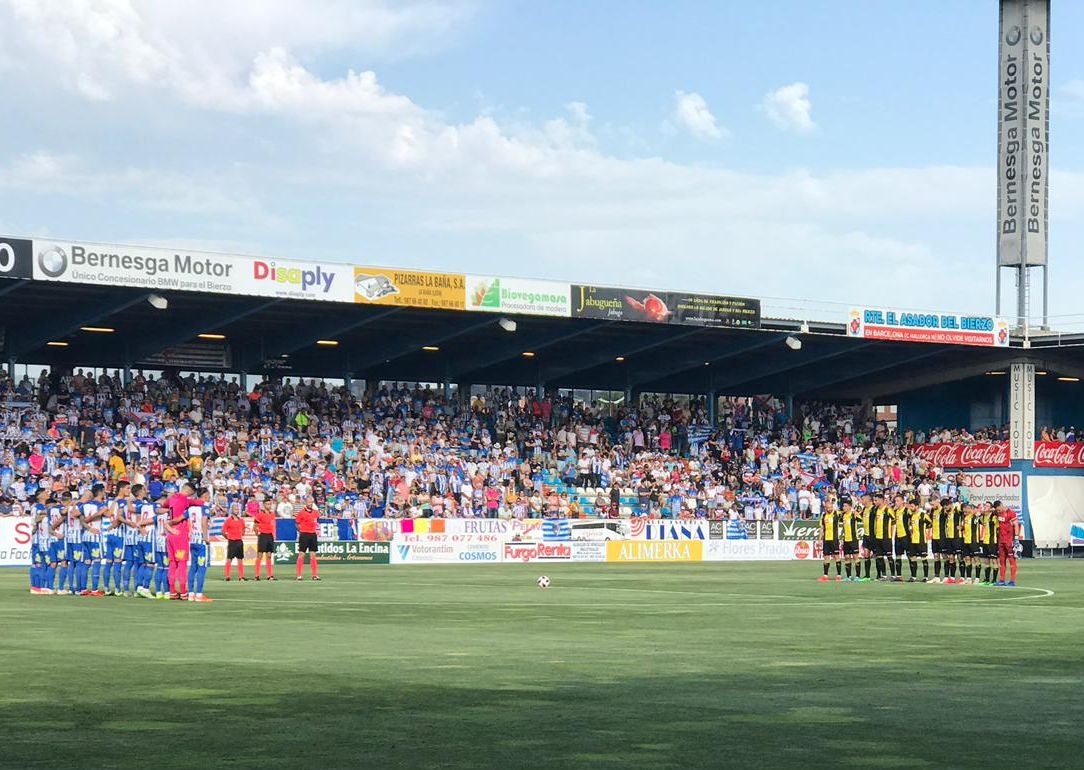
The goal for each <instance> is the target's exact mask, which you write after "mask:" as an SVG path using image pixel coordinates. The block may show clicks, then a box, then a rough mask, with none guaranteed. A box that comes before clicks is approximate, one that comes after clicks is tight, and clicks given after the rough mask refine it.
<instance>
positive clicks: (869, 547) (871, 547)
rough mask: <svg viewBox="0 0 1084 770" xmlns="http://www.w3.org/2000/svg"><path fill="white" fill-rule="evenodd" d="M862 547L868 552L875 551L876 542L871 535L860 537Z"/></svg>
mask: <svg viewBox="0 0 1084 770" xmlns="http://www.w3.org/2000/svg"><path fill="white" fill-rule="evenodd" d="M862 548H863V550H866V551H869V552H870V553H877V543H876V541H875V540H874V539H873V538H872V537H864V538H862Z"/></svg>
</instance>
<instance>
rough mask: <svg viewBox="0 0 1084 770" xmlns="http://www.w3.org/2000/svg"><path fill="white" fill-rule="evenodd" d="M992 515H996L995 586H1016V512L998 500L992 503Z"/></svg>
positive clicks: (1018, 527) (1018, 523)
mask: <svg viewBox="0 0 1084 770" xmlns="http://www.w3.org/2000/svg"><path fill="white" fill-rule="evenodd" d="M994 513H995V514H997V562H998V567H999V569H1000V571H999V573H998V581H997V583H995V585H999V586H1010V587H1012V586H1015V585H1016V542H1017V541H1018V540H1019V539H1020V532H1021V530H1020V519H1018V518H1017V516H1016V511H1014V510H1012V509H1010V508H1006V507H1005V506H1004V505H1003V504H1002V503H1001V501H1000V500H995V501H994ZM1006 562H1008V567H1009V572H1008V574H1006V570H1005V567H1006Z"/></svg>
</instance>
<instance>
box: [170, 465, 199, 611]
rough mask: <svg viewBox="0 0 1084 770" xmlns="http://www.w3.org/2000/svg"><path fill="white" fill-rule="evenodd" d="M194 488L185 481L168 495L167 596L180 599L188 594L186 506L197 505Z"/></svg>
mask: <svg viewBox="0 0 1084 770" xmlns="http://www.w3.org/2000/svg"><path fill="white" fill-rule="evenodd" d="M199 504H200V499H199V498H198V497H196V490H195V488H194V487H193V486H192V485H191V484H189V483H185V484H183V485H182V486H181V491H180V492H177V493H175V494H172V495H170V496H169V498H168V499H167V500H166V507H167V508H169V521H168V522H167V524H166V553H167V554H168V555H169V572H168V574H169V592H170V595H169V598H170V599H175V600H180V599H184V597H185V596H186V595H187V594H188V557H189V550H188V546H189V530H190V528H191V526H190V523H189V520H188V508H189V507H190V506H193V505H199Z"/></svg>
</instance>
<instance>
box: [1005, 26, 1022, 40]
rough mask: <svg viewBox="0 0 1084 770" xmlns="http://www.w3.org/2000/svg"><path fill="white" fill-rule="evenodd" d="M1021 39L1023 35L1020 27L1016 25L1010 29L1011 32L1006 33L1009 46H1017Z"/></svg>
mask: <svg viewBox="0 0 1084 770" xmlns="http://www.w3.org/2000/svg"><path fill="white" fill-rule="evenodd" d="M1021 37H1022V33H1021V31H1020V27H1017V26H1015V25H1014V26H1012V27H1009V31H1008V32H1006V33H1005V42H1006V43H1008V44H1009V45H1016V44H1017V43H1019V42H1020V38H1021Z"/></svg>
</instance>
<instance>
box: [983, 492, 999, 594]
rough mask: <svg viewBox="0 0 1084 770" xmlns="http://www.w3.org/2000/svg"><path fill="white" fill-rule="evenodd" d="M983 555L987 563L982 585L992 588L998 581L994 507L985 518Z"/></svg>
mask: <svg viewBox="0 0 1084 770" xmlns="http://www.w3.org/2000/svg"><path fill="white" fill-rule="evenodd" d="M982 554H983V557H984V558H983V561H985V562H986V574H985V575H984V576H983V580H982V584H983V585H984V586H992V585H993V584H994V583H995V582H996V580H997V511H995V510H994V508H993V507H992V506H991V507H990V508H988V509H987V510H986V514H985V515H984V517H983V530H982Z"/></svg>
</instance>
